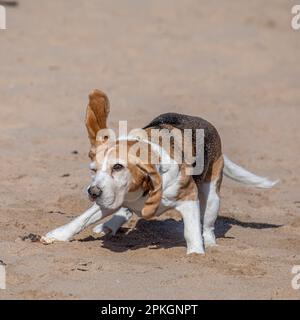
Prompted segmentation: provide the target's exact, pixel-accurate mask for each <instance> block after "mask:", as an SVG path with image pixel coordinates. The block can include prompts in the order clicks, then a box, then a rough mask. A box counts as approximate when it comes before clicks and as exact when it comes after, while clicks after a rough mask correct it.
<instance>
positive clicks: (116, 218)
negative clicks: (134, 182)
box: [93, 208, 132, 235]
mask: <svg viewBox="0 0 300 320" xmlns="http://www.w3.org/2000/svg"><path fill="white" fill-rule="evenodd" d="M131 217H132V212H131V211H130V210H129V209H127V208H121V209H120V210H119V211H118V212H116V213H115V214H114V215H113V217H112V218H111V219H109V220H108V221H106V222H105V223H101V224H98V225H97V226H96V227H95V228H94V229H93V232H95V233H105V234H108V233H111V234H112V235H115V234H116V233H117V231H118V230H119V229H120V228H121V227H122V225H123V224H124V223H126V222H127V221H129V220H130V218H131Z"/></svg>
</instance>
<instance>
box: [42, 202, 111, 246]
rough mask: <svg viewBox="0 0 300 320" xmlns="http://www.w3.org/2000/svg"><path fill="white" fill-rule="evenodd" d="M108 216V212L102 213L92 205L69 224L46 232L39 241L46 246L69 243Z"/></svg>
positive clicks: (96, 206)
mask: <svg viewBox="0 0 300 320" xmlns="http://www.w3.org/2000/svg"><path fill="white" fill-rule="evenodd" d="M109 214H111V213H109V211H107V212H105V213H103V212H102V211H101V210H100V208H99V206H98V205H97V204H94V205H93V206H92V207H91V208H89V209H88V210H87V211H85V212H84V213H83V214H82V215H80V216H79V217H77V218H75V219H74V220H72V221H71V222H69V223H67V224H66V225H64V226H61V227H59V228H57V229H54V230H52V231H50V232H48V233H47V234H46V235H45V236H43V237H42V239H41V241H42V242H43V243H46V244H48V243H52V242H54V241H69V240H70V239H71V238H72V237H73V236H74V235H75V234H77V233H79V232H80V231H82V230H83V229H84V228H86V227H87V226H89V225H90V224H93V223H95V222H97V221H98V220H100V219H102V218H104V217H105V216H107V215H109Z"/></svg>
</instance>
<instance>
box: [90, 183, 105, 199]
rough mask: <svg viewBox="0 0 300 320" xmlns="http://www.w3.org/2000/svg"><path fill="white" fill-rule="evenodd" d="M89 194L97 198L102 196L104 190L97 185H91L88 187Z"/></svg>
mask: <svg viewBox="0 0 300 320" xmlns="http://www.w3.org/2000/svg"><path fill="white" fill-rule="evenodd" d="M87 191H88V194H89V196H90V197H91V198H92V199H93V200H95V199H96V198H98V197H100V196H101V193H102V190H101V189H100V188H99V187H98V186H97V185H96V186H90V187H89V188H88V190H87Z"/></svg>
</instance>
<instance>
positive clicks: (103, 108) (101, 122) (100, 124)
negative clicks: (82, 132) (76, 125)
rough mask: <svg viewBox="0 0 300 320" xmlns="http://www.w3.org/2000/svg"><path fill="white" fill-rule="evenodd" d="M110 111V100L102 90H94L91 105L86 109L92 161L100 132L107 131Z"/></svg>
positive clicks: (86, 123)
mask: <svg viewBox="0 0 300 320" xmlns="http://www.w3.org/2000/svg"><path fill="white" fill-rule="evenodd" d="M109 111H110V106H109V100H108V98H107V96H106V94H105V93H104V92H102V91H100V90H94V91H93V92H92V93H91V94H90V95H89V104H88V106H87V109H86V117H85V125H86V128H87V131H88V136H89V139H90V143H91V151H90V153H89V156H90V158H91V159H93V158H94V157H95V154H96V147H97V144H96V140H97V133H98V132H99V130H102V129H107V117H108V114H109Z"/></svg>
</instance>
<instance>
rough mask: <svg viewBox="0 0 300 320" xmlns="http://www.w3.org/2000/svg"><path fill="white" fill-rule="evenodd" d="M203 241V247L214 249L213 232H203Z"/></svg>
mask: <svg viewBox="0 0 300 320" xmlns="http://www.w3.org/2000/svg"><path fill="white" fill-rule="evenodd" d="M203 239H204V244H205V247H214V246H216V245H217V243H216V237H215V235H214V232H213V231H204V232H203Z"/></svg>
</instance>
